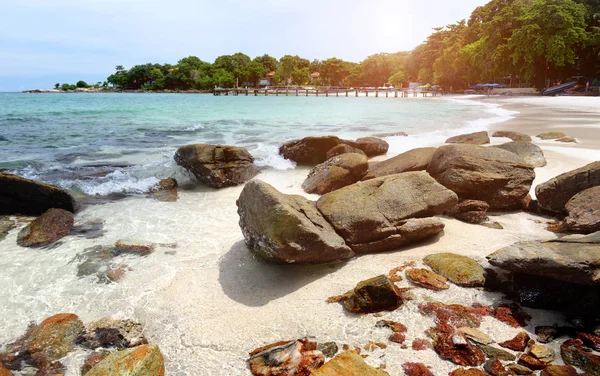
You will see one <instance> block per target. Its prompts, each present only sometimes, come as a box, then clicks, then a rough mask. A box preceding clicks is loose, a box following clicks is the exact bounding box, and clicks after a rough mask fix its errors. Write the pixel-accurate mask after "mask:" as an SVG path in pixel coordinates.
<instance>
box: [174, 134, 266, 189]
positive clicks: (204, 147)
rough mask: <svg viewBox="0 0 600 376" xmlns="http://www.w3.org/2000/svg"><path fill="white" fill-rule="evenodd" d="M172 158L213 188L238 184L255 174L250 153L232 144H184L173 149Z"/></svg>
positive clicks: (256, 172) (255, 168)
mask: <svg viewBox="0 0 600 376" xmlns="http://www.w3.org/2000/svg"><path fill="white" fill-rule="evenodd" d="M175 162H177V164H178V165H180V166H182V167H184V168H185V169H187V170H188V171H190V172H191V173H192V174H194V176H195V177H196V179H197V180H198V181H200V182H202V183H203V184H206V185H208V186H210V187H213V188H223V187H230V186H234V185H238V184H241V183H244V182H245V181H248V180H250V179H252V178H253V177H254V176H256V174H258V168H257V167H256V166H255V165H254V158H253V157H252V155H250V153H248V151H246V149H243V148H239V147H236V146H227V145H209V144H192V145H185V146H182V147H180V148H179V149H177V152H175Z"/></svg>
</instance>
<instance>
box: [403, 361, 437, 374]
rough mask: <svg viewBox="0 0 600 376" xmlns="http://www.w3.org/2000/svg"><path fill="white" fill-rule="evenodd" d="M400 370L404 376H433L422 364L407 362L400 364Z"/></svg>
mask: <svg viewBox="0 0 600 376" xmlns="http://www.w3.org/2000/svg"><path fill="white" fill-rule="evenodd" d="M402 370H404V373H405V374H406V376H435V375H434V374H433V373H431V371H430V370H429V368H427V366H426V365H425V364H423V363H411V362H407V363H404V364H402Z"/></svg>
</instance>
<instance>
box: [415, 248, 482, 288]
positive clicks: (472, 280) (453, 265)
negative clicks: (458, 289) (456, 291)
mask: <svg viewBox="0 0 600 376" xmlns="http://www.w3.org/2000/svg"><path fill="white" fill-rule="evenodd" d="M423 263H424V264H425V265H427V266H429V267H430V268H431V269H432V270H433V271H434V272H436V273H438V274H440V275H442V276H444V277H446V278H448V279H449V280H450V281H451V282H452V283H455V284H457V285H459V286H467V287H470V286H483V284H484V283H485V271H484V270H483V268H482V267H481V265H479V264H478V263H477V261H475V260H473V259H471V258H469V257H467V256H462V255H457V254H455V253H434V254H431V255H428V256H426V257H425V258H424V259H423Z"/></svg>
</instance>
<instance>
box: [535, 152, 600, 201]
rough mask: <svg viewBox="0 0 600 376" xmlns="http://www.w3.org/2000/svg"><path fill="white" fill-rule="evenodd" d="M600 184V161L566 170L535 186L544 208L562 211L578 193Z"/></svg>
mask: <svg viewBox="0 0 600 376" xmlns="http://www.w3.org/2000/svg"><path fill="white" fill-rule="evenodd" d="M599 185H600V161H597V162H592V163H590V164H588V165H585V166H583V167H581V168H578V169H575V170H572V171H569V172H565V173H564V174H561V175H558V176H556V177H554V178H552V179H550V180H548V181H547V182H545V183H542V184H540V185H538V186H537V187H535V195H536V197H537V200H538V204H539V206H540V207H541V208H542V209H545V210H549V211H553V212H562V211H564V209H565V205H566V204H567V202H568V201H569V200H570V199H571V198H572V197H573V196H575V195H576V194H577V193H579V192H582V191H585V190H586V189H589V188H592V187H596V186H599Z"/></svg>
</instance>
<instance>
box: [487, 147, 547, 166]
mask: <svg viewBox="0 0 600 376" xmlns="http://www.w3.org/2000/svg"><path fill="white" fill-rule="evenodd" d="M496 147H497V148H500V149H504V150H508V151H510V152H511V153H515V154H516V155H518V156H519V157H521V158H523V160H524V161H525V162H527V163H529V164H530V165H532V166H533V167H544V166H545V165H546V158H545V157H544V152H543V151H542V149H541V148H540V147H539V146H537V145H535V144H532V143H531V142H526V141H514V142H507V143H506V144H502V145H498V146H496Z"/></svg>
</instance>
